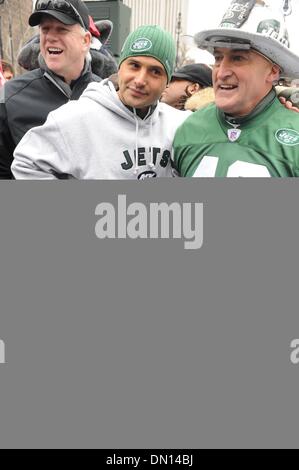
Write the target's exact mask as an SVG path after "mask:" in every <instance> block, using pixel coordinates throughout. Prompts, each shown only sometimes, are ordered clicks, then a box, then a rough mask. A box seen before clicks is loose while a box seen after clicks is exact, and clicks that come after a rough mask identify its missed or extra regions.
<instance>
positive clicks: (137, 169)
mask: <svg viewBox="0 0 299 470" xmlns="http://www.w3.org/2000/svg"><path fill="white" fill-rule="evenodd" d="M133 114H134V119H135V124H136V128H135V167H134V175H137V174H138V171H139V166H138V133H139V122H138V117H137V114H136V109H135V108H133Z"/></svg>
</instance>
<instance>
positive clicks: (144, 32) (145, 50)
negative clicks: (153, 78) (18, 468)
mask: <svg viewBox="0 0 299 470" xmlns="http://www.w3.org/2000/svg"><path fill="white" fill-rule="evenodd" d="M134 56H147V57H153V58H154V59H157V60H158V61H159V62H161V64H162V65H163V66H164V68H165V71H166V74H167V80H168V82H169V81H170V79H171V76H172V74H173V70H174V65H175V59H176V47H175V42H174V39H173V37H172V36H171V34H170V33H168V32H167V31H165V30H164V29H162V28H161V27H160V26H158V25H146V26H140V27H139V28H137V29H136V30H135V31H133V32H132V33H131V34H129V36H128V37H127V39H126V41H125V43H124V45H123V48H122V51H121V54H120V59H119V66H120V65H121V63H122V62H123V61H124V60H126V59H127V58H128V57H134Z"/></svg>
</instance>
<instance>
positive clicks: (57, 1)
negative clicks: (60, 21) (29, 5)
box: [35, 0, 86, 29]
mask: <svg viewBox="0 0 299 470" xmlns="http://www.w3.org/2000/svg"><path fill="white" fill-rule="evenodd" d="M40 10H54V11H60V12H61V13H65V14H66V15H68V16H70V17H71V18H73V19H74V20H76V21H78V22H79V23H80V25H81V26H82V28H84V29H86V26H85V24H84V22H83V19H82V17H81V15H80V13H79V12H78V11H77V10H76V8H75V7H74V6H73V5H72V4H71V3H69V2H67V1H66V0H37V2H36V4H35V11H40Z"/></svg>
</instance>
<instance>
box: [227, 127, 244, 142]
mask: <svg viewBox="0 0 299 470" xmlns="http://www.w3.org/2000/svg"><path fill="white" fill-rule="evenodd" d="M240 134H241V129H228V130H227V135H228V138H229V140H230V141H231V142H235V141H236V140H238V138H239V137H240Z"/></svg>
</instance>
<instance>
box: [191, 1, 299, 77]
mask: <svg viewBox="0 0 299 470" xmlns="http://www.w3.org/2000/svg"><path fill="white" fill-rule="evenodd" d="M194 39H195V42H196V44H197V46H198V47H199V48H201V49H206V50H208V51H209V52H212V53H213V50H214V48H215V47H229V48H234V49H254V50H256V51H257V52H260V53H261V54H262V55H264V56H265V57H267V58H268V59H269V60H271V61H272V62H273V63H275V64H277V65H278V66H279V67H280V69H281V71H282V72H283V74H284V75H286V76H288V77H299V57H298V56H297V55H296V54H294V53H293V52H292V51H291V50H290V49H289V47H290V44H289V37H288V32H287V28H286V24H285V20H284V17H283V15H282V13H281V12H280V11H279V10H278V9H277V10H275V9H273V8H271V7H270V6H269V5H268V4H266V3H265V2H262V3H256V1H255V0H233V1H232V3H231V5H230V6H229V8H228V10H227V11H226V13H225V15H224V17H223V19H222V21H221V24H220V26H219V27H218V28H217V29H210V30H206V31H201V32H199V33H197V34H196V35H195V38H194Z"/></svg>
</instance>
